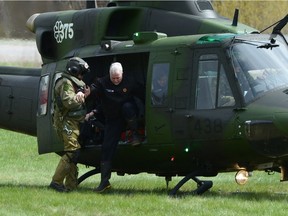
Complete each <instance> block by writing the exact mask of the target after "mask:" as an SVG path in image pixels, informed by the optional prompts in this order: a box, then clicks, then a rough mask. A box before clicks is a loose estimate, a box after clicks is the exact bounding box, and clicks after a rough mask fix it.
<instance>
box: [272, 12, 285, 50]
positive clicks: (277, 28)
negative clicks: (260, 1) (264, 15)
mask: <svg viewBox="0 0 288 216" xmlns="http://www.w3.org/2000/svg"><path fill="white" fill-rule="evenodd" d="M287 22H288V14H287V15H286V16H285V17H284V18H283V19H282V20H280V21H279V22H278V24H277V25H276V26H275V27H274V28H273V31H272V34H271V36H270V40H271V43H273V42H275V39H274V37H275V36H276V35H280V36H281V37H282V38H283V40H284V41H285V43H286V44H287V46H288V42H287V40H286V38H285V36H284V35H283V34H282V32H281V30H282V29H283V28H284V26H286V24H287Z"/></svg>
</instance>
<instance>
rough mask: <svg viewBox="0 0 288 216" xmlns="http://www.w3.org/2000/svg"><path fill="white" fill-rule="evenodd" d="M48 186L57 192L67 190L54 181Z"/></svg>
mask: <svg viewBox="0 0 288 216" xmlns="http://www.w3.org/2000/svg"><path fill="white" fill-rule="evenodd" d="M49 187H50V188H51V189H53V190H55V191H58V192H61V193H63V192H68V190H67V189H66V188H65V187H64V185H60V184H57V183H56V182H51V183H50V185H49Z"/></svg>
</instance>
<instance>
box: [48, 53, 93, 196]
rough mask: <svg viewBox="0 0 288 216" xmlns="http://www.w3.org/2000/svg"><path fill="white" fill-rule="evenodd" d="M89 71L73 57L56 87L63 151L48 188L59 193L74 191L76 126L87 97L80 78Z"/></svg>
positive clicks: (56, 124)
mask: <svg viewBox="0 0 288 216" xmlns="http://www.w3.org/2000/svg"><path fill="white" fill-rule="evenodd" d="M88 71H89V66H88V64H87V63H86V62H85V61H84V60H83V59H81V58H78V57H73V58H71V59H69V61H68V63H67V66H66V71H65V72H64V73H63V74H62V76H61V78H60V79H58V80H57V82H56V85H55V91H54V93H55V94H54V98H55V101H54V102H55V112H54V119H53V120H54V127H55V129H56V131H57V134H58V136H59V138H60V139H61V140H62V142H63V143H64V152H63V155H62V157H61V159H60V161H59V164H58V166H57V168H56V170H55V174H54V175H53V177H52V182H51V183H50V188H52V189H54V190H56V191H59V192H67V191H71V190H74V189H75V188H76V187H77V185H78V182H77V177H78V168H77V158H78V155H79V149H80V144H79V142H78V136H79V123H80V122H82V121H83V120H84V117H85V114H86V109H85V106H84V102H85V98H86V97H87V96H88V95H89V94H90V89H89V88H87V87H86V85H85V83H84V82H83V81H82V78H83V75H84V74H85V73H86V72H88ZM64 180H65V183H64V184H63V182H64Z"/></svg>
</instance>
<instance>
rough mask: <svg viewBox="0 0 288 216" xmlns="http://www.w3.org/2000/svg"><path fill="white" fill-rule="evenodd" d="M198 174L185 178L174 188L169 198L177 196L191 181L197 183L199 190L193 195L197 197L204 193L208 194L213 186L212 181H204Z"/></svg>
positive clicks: (193, 173)
mask: <svg viewBox="0 0 288 216" xmlns="http://www.w3.org/2000/svg"><path fill="white" fill-rule="evenodd" d="M197 173H198V172H192V173H190V174H188V175H187V176H185V177H184V178H183V179H182V180H181V181H180V182H179V183H178V184H177V185H176V186H175V187H174V188H173V190H172V191H171V192H170V193H169V196H175V195H176V193H177V191H178V190H179V189H180V188H181V187H182V186H183V185H184V184H185V183H186V182H187V181H189V180H190V179H192V180H193V181H195V182H196V183H197V189H195V190H194V191H192V193H195V194H197V195H201V194H203V193H204V192H206V191H207V190H208V189H210V188H211V187H212V186H213V182H212V181H202V180H200V179H198V178H197V177H196V175H197Z"/></svg>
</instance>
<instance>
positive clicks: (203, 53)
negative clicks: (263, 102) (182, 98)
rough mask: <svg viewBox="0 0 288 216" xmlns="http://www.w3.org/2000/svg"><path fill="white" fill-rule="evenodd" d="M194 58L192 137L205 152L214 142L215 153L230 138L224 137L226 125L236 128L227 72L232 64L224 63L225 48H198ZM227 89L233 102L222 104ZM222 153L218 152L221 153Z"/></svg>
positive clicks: (234, 104) (234, 102)
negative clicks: (207, 146)
mask: <svg viewBox="0 0 288 216" xmlns="http://www.w3.org/2000/svg"><path fill="white" fill-rule="evenodd" d="M193 61H194V64H193V72H194V73H193V79H192V80H193V82H192V85H191V86H194V89H193V91H194V94H193V95H195V96H194V98H193V99H194V101H193V103H192V104H191V105H192V107H191V108H192V109H191V110H192V112H191V122H190V128H191V131H190V138H192V140H193V141H194V142H195V141H196V142H195V143H197V145H200V146H203V151H204V152H205V151H206V150H205V145H206V144H207V145H209V143H211V141H213V142H214V144H215V145H213V149H210V151H211V153H212V152H213V153H212V154H216V153H217V152H218V149H221V148H219V145H221V143H222V142H223V140H225V141H227V140H228V139H230V138H227V137H225V136H224V134H225V133H224V131H226V128H230V129H231V130H232V129H234V125H233V124H234V123H233V122H235V121H234V120H235V118H236V115H235V111H234V109H235V107H236V100H235V99H236V93H235V92H233V86H232V85H231V78H229V73H228V72H229V67H228V64H225V63H227V59H226V57H225V55H224V53H223V50H222V48H220V47H219V48H213V47H211V48H209V49H207V47H206V48H205V49H195V50H194V54H193ZM213 68H214V69H215V70H216V71H215V70H214V69H213ZM215 82H216V83H215ZM224 88H225V89H224ZM227 89H228V90H227ZM229 89H230V90H229ZM208 90H209V91H210V92H214V93H213V95H212V94H210V93H209V92H207V91H208ZM224 90H225V91H224ZM224 92H225V93H227V94H228V95H229V94H230V95H229V96H232V98H230V99H231V101H229V102H228V101H227V103H222V98H223V97H222V96H224ZM210 102H211V103H210ZM226 132H227V131H226ZM199 142H200V143H202V144H199ZM190 147H191V146H190ZM195 147H196V146H195ZM197 148H198V147H197ZM191 149H193V148H191ZM206 153H207V152H206ZM206 153H205V154H206ZM221 154H222V153H221V152H219V155H221Z"/></svg>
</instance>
